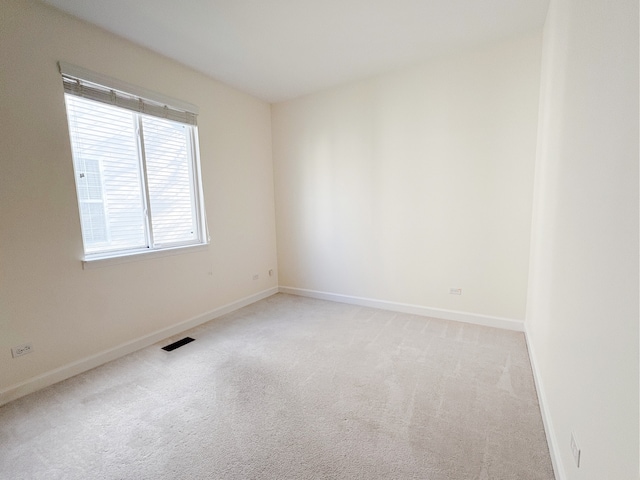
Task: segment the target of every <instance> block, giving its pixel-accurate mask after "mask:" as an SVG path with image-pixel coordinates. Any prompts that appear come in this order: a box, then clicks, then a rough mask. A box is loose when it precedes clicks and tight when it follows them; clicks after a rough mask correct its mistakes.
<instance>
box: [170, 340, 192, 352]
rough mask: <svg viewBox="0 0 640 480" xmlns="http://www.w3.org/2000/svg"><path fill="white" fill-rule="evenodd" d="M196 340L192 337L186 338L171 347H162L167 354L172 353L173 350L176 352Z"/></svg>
mask: <svg viewBox="0 0 640 480" xmlns="http://www.w3.org/2000/svg"><path fill="white" fill-rule="evenodd" d="M194 340H195V338H191V337H184V338H183V339H182V340H178V341H177V342H173V343H172V344H170V345H167V346H166V347H162V349H163V350H166V351H167V352H170V351H171V350H175V349H176V348H180V347H181V346H183V345H186V344H187V343H191V342H193V341H194Z"/></svg>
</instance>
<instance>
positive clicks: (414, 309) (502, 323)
mask: <svg viewBox="0 0 640 480" xmlns="http://www.w3.org/2000/svg"><path fill="white" fill-rule="evenodd" d="M279 290H280V292H281V293H289V294H291V295H300V296H303V297H312V298H319V299H321V300H331V301H333V302H340V303H350V304H352V305H361V306H363V307H373V308H380V309H382V310H391V311H393V312H400V313H412V314H414V315H422V316H424V317H435V318H441V319H443V320H454V321H456V322H465V323H473V324H475V325H484V326H485V327H495V328H502V329H504V330H514V331H516V332H524V321H522V320H514V319H511V318H502V317H492V316H489V315H480V314H477V313H468V312H458V311H455V310H445V309H442V308H430V307H423V306H420V305H410V304H406V303H396V302H388V301H385V300H375V299H373V298H363V297H353V296H351V295H340V294H338V293H328V292H319V291H317V290H307V289H304V288H293V287H280V289H279Z"/></svg>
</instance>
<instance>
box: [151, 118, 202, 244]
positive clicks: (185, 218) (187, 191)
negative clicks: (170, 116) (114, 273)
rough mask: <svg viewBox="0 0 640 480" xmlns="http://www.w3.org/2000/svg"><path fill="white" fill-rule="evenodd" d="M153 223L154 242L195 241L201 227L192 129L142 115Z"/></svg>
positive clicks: (175, 242) (177, 242) (176, 242)
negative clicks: (191, 138) (194, 175)
mask: <svg viewBox="0 0 640 480" xmlns="http://www.w3.org/2000/svg"><path fill="white" fill-rule="evenodd" d="M142 125H143V132H144V152H145V158H146V166H147V187H148V191H149V203H150V210H151V224H152V230H153V241H154V244H155V245H171V244H179V243H185V242H189V243H193V241H194V240H197V239H198V238H199V237H198V229H197V220H196V218H197V217H196V211H195V202H194V198H193V193H194V190H195V189H194V185H193V161H192V158H191V157H192V154H191V144H190V137H191V128H192V127H189V126H187V125H184V124H181V123H176V122H172V121H169V120H165V119H161V118H157V117H149V116H143V117H142Z"/></svg>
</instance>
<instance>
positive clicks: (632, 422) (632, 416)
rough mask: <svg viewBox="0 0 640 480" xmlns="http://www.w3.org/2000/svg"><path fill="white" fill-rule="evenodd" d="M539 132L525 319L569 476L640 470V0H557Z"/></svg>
mask: <svg viewBox="0 0 640 480" xmlns="http://www.w3.org/2000/svg"><path fill="white" fill-rule="evenodd" d="M539 139H540V142H539V148H538V160H537V166H536V187H535V202H534V205H535V206H534V222H533V236H532V257H531V258H532V260H531V279H530V294H529V301H528V308H527V322H526V326H527V330H528V337H529V341H530V345H531V347H532V348H531V353H532V354H533V357H534V360H535V364H536V367H537V370H538V380H539V384H540V387H541V390H542V393H543V400H544V402H543V403H544V406H545V407H546V415H547V427H548V432H549V433H550V434H551V437H552V440H553V442H552V443H553V445H554V446H555V449H556V452H555V453H556V455H557V458H556V460H557V462H556V463H557V466H558V469H559V474H560V476H559V479H558V480H564V479H576V480H577V479H581V480H602V479H619V480H632V479H637V478H638V318H639V317H638V315H639V312H638V218H639V212H638V2H637V1H636V0H618V1H615V2H611V1H606V0H588V1H585V0H552V1H551V5H550V10H549V14H548V18H547V22H546V26H545V30H544V47H543V67H542V94H541V114H540V126H539ZM572 432H574V433H575V438H576V440H577V442H578V446H579V447H580V448H581V449H582V458H581V466H580V468H579V469H577V468H576V466H575V465H574V461H573V457H572V455H571V451H570V437H571V433H572Z"/></svg>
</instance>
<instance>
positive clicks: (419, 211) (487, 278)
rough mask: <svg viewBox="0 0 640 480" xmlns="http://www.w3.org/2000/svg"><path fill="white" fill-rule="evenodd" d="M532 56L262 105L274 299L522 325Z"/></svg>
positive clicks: (481, 55)
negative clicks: (269, 130)
mask: <svg viewBox="0 0 640 480" xmlns="http://www.w3.org/2000/svg"><path fill="white" fill-rule="evenodd" d="M540 52H541V36H540V35H539V34H535V35H531V36H529V37H526V38H520V39H517V40H513V41H508V42H505V43H502V44H499V45H494V46H491V47H486V48H482V49H479V50H477V51H473V52H468V53H466V54H461V55H455V56H453V55H452V56H448V57H445V58H443V59H438V60H434V61H432V62H430V63H428V64H425V65H423V66H421V67H418V68H413V69H409V70H404V71H401V72H398V73H394V74H391V75H387V76H383V77H379V78H374V79H371V80H367V81H363V82H358V83H354V84H350V85H346V86H341V87H337V88H335V89H331V90H329V91H325V92H321V93H317V94H314V95H310V96H307V97H303V98H300V99H297V100H292V101H288V102H284V103H280V104H276V105H274V106H273V109H272V112H273V115H272V122H273V146H274V168H275V182H276V215H277V229H278V230H277V231H278V262H279V274H280V285H282V286H287V287H294V288H303V289H310V290H316V291H323V292H331V293H337V294H342V295H350V296H357V297H366V298H373V299H377V300H385V301H390V302H398V303H404V304H412V305H418V306H423V307H429V308H440V309H447V310H455V311H463V312H472V313H475V314H484V315H489V316H497V317H505V318H511V319H517V320H523V319H524V315H525V303H526V291H527V275H528V258H529V241H530V224H531V202H532V194H533V193H532V192H533V172H534V162H535V148H536V128H537V118H538V117H537V114H538V94H539V82H540ZM450 287H460V288H462V289H463V295H462V296H453V295H449V288H450Z"/></svg>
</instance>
